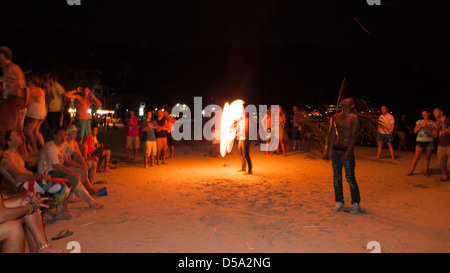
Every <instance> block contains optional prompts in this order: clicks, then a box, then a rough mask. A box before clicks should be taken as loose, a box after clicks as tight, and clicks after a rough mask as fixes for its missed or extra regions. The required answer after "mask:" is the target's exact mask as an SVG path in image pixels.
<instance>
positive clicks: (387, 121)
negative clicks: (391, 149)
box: [378, 113, 395, 134]
mask: <svg viewBox="0 0 450 273" xmlns="http://www.w3.org/2000/svg"><path fill="white" fill-rule="evenodd" d="M379 120H380V123H381V124H383V125H384V126H386V128H384V127H382V126H380V127H379V128H378V132H379V133H380V134H392V128H394V124H395V120H394V117H393V116H392V115H391V114H389V113H386V114H385V115H380V118H379Z"/></svg>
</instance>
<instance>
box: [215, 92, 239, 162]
mask: <svg viewBox="0 0 450 273" xmlns="http://www.w3.org/2000/svg"><path fill="white" fill-rule="evenodd" d="M243 115H244V101H243V100H235V101H233V102H232V103H231V104H229V103H228V102H227V103H225V106H224V107H223V112H222V122H221V125H220V155H221V156H222V157H224V156H225V155H226V154H227V153H230V152H231V150H232V149H233V144H234V138H235V136H236V130H237V127H236V122H239V121H240V120H241V119H242V117H243Z"/></svg>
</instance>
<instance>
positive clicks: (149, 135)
mask: <svg viewBox="0 0 450 273" xmlns="http://www.w3.org/2000/svg"><path fill="white" fill-rule="evenodd" d="M155 127H156V125H155V122H154V121H153V120H152V112H151V111H148V112H147V115H146V116H145V119H144V120H143V121H142V122H141V131H142V141H143V142H144V149H145V150H144V168H147V167H148V158H149V157H150V158H151V161H150V166H151V167H153V165H154V164H155V156H156V137H155V130H154V128H155Z"/></svg>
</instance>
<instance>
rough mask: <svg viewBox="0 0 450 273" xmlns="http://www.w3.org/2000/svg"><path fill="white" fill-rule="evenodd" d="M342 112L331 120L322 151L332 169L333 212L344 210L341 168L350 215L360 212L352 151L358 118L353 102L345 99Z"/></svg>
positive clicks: (359, 199) (350, 99)
mask: <svg viewBox="0 0 450 273" xmlns="http://www.w3.org/2000/svg"><path fill="white" fill-rule="evenodd" d="M341 104H342V107H343V110H342V112H340V113H337V114H335V115H334V116H333V117H332V118H331V122H330V129H329V131H328V135H327V143H326V145H325V150H324V154H323V155H324V159H326V160H328V159H329V158H331V165H332V167H333V180H334V193H335V201H336V205H335V207H334V209H333V212H339V211H341V210H343V208H344V194H343V188H342V167H344V168H345V177H346V179H347V182H348V184H349V185H350V191H351V198H352V204H353V207H352V209H351V211H350V212H351V213H359V212H361V207H360V205H359V203H360V201H361V198H360V194H359V188H358V184H357V183H356V179H355V156H354V152H353V149H354V147H355V144H356V139H357V132H358V118H357V116H356V115H355V114H353V109H354V108H355V101H354V100H353V99H352V98H346V99H344V100H343V101H342V102H341Z"/></svg>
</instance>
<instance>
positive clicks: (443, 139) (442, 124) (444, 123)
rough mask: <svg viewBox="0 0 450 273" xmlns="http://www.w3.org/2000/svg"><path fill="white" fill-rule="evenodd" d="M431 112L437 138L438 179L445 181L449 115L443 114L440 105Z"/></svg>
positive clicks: (448, 153)
mask: <svg viewBox="0 0 450 273" xmlns="http://www.w3.org/2000/svg"><path fill="white" fill-rule="evenodd" d="M433 114H434V117H435V118H436V122H435V124H434V128H435V129H434V137H435V138H439V143H438V149H437V157H438V160H439V164H440V166H441V171H442V177H441V178H439V180H438V181H440V182H445V181H447V180H448V172H447V162H448V158H449V157H450V127H449V125H450V117H447V116H444V110H443V109H442V107H436V108H435V109H434V111H433Z"/></svg>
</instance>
